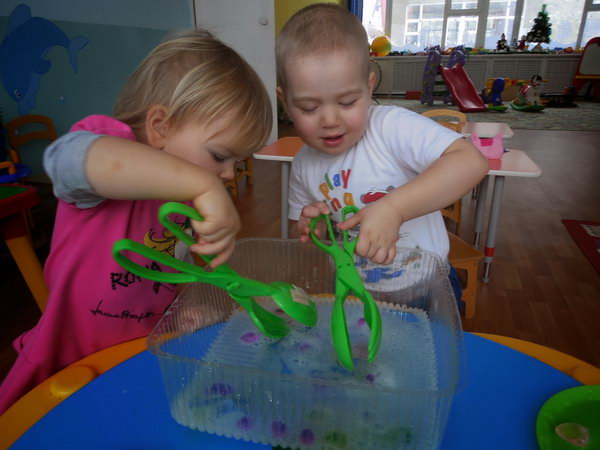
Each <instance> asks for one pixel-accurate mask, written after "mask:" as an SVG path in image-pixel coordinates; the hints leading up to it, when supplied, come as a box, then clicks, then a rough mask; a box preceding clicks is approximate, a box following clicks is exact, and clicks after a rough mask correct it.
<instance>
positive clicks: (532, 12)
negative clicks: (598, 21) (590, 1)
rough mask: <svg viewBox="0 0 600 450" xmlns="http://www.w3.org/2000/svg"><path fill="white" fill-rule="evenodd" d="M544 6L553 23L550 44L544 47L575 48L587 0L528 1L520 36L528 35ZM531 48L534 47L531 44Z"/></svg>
mask: <svg viewBox="0 0 600 450" xmlns="http://www.w3.org/2000/svg"><path fill="white" fill-rule="evenodd" d="M544 4H545V5H546V10H547V11H548V17H549V20H550V23H552V34H551V35H550V44H549V45H547V44H542V47H546V48H548V47H550V48H555V47H562V48H566V47H575V46H576V45H577V35H578V34H579V24H580V22H581V15H582V13H583V6H584V5H585V0H569V1H568V2H567V1H564V0H528V1H527V2H525V5H524V7H523V15H522V18H521V26H520V29H519V36H522V35H526V34H527V33H528V32H529V31H530V30H531V27H532V26H533V19H535V18H536V17H537V14H538V12H540V10H541V9H542V5H544ZM586 42H587V41H586ZM534 45H535V44H534ZM584 45H585V42H584ZM529 47H530V48H531V47H532V45H531V43H529Z"/></svg>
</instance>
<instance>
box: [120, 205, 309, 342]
mask: <svg viewBox="0 0 600 450" xmlns="http://www.w3.org/2000/svg"><path fill="white" fill-rule="evenodd" d="M170 214H181V215H184V216H186V217H189V218H190V219H192V220H196V221H202V220H204V219H203V218H202V216H201V215H200V214H199V213H198V211H196V210H195V209H194V208H192V207H190V206H187V205H183V204H181V203H175V202H169V203H165V204H164V205H162V206H161V207H160V209H159V212H158V216H159V220H160V223H161V224H163V225H164V226H165V228H167V229H168V230H170V231H171V232H172V233H173V234H174V235H175V236H177V237H178V238H179V239H180V240H181V241H182V242H184V243H186V244H187V245H192V244H194V243H195V240H194V238H193V237H192V236H190V235H188V234H187V233H185V231H183V229H181V228H180V227H179V226H178V225H176V224H175V223H174V222H172V221H171V220H170V219H169V215H170ZM124 251H130V252H133V253H137V254H139V255H142V256H144V257H145V258H148V259H150V260H152V261H156V262H158V263H160V264H164V265H165V266H168V267H171V268H173V269H175V270H177V271H178V272H176V273H173V272H159V271H156V270H152V269H148V268H146V267H143V266H141V265H139V264H137V263H135V262H133V261H131V260H130V259H129V258H128V257H126V256H125V255H124V254H123V252H124ZM113 257H114V259H115V260H116V261H117V262H118V263H119V264H120V265H121V266H123V268H125V269H127V270H128V271H130V272H131V273H134V274H136V275H139V276H140V277H143V278H147V279H149V280H153V281H159V282H163V283H196V282H197V283H208V284H212V285H214V286H217V287H219V288H221V289H224V290H225V291H227V293H228V294H229V296H230V297H231V298H232V299H233V300H235V301H236V302H237V303H239V304H240V305H241V306H242V308H244V309H245V310H246V311H247V312H248V314H249V316H250V318H251V319H252V321H253V322H254V324H255V325H256V327H257V328H258V329H259V330H260V331H261V332H262V333H263V334H264V335H265V336H268V337H272V338H281V337H284V336H286V335H287V334H288V332H289V329H288V327H287V325H286V323H285V320H284V319H283V318H282V317H280V316H278V315H276V314H273V313H272V312H270V311H268V310H267V309H265V308H263V307H262V306H261V305H260V304H258V302H256V300H255V299H254V298H253V297H271V299H272V300H273V301H274V302H275V303H276V304H277V305H278V306H279V307H280V308H281V309H282V310H283V312H285V313H286V314H287V315H288V316H290V317H291V318H292V319H295V320H297V321H298V322H301V323H302V324H304V325H306V326H308V327H312V326H314V325H315V324H316V323H317V307H316V305H315V303H314V302H313V300H312V299H311V298H310V297H309V296H308V294H307V293H306V292H304V291H303V290H302V289H300V288H298V287H296V286H294V285H292V284H289V283H284V282H274V283H270V284H267V283H262V282H260V281H256V280H252V279H249V278H245V277H242V276H241V275H239V274H238V273H237V272H235V271H234V270H233V269H232V268H231V267H229V266H228V265H227V264H221V265H220V266H218V267H216V268H214V269H213V270H212V271H207V270H205V269H203V268H202V267H199V266H196V265H194V264H189V263H186V262H184V261H180V260H178V259H176V258H173V257H172V256H170V255H167V254H165V253H161V252H159V251H157V250H153V249H151V248H149V247H147V246H145V245H143V244H140V243H139V242H135V241H132V240H131V239H120V240H118V241H117V242H115V243H114V245H113ZM202 258H203V259H204V261H206V262H207V263H210V261H211V260H212V259H213V258H214V256H202Z"/></svg>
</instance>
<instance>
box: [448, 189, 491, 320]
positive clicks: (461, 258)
mask: <svg viewBox="0 0 600 450" xmlns="http://www.w3.org/2000/svg"><path fill="white" fill-rule="evenodd" d="M461 201H462V200H461V199H459V200H457V201H456V202H454V203H453V204H452V205H451V207H452V208H453V209H455V210H456V208H460V204H461ZM449 208H450V207H447V208H444V209H442V215H443V216H444V217H447V218H449V219H450V220H452V221H455V220H456V219H455V218H456V217H457V216H456V214H455V213H453V212H448V209H449ZM459 210H460V209H459ZM459 222H460V214H459V215H458V222H455V223H456V227H457V229H458V223H459ZM448 239H449V240H450V252H449V253H448V261H450V264H452V266H453V267H454V268H455V269H456V270H458V271H464V274H465V279H464V284H463V292H462V300H463V301H464V302H465V318H467V319H470V318H472V317H473V316H475V304H476V302H477V285H478V272H479V261H481V260H482V259H483V253H482V252H480V251H479V250H477V249H476V248H474V247H472V246H471V245H470V244H469V243H468V242H466V241H465V240H463V239H461V238H460V237H458V236H457V235H456V234H454V233H452V232H450V231H448Z"/></svg>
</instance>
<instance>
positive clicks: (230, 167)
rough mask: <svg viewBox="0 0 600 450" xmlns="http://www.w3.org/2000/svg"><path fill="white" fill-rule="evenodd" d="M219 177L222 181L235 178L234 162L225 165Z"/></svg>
mask: <svg viewBox="0 0 600 450" xmlns="http://www.w3.org/2000/svg"><path fill="white" fill-rule="evenodd" d="M219 176H220V177H221V178H222V179H224V180H232V179H233V177H234V176H235V161H231V162H227V163H225V165H224V166H223V170H221V173H220V174H219Z"/></svg>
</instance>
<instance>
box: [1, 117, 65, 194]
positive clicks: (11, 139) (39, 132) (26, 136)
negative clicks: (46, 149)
mask: <svg viewBox="0 0 600 450" xmlns="http://www.w3.org/2000/svg"><path fill="white" fill-rule="evenodd" d="M6 135H7V137H8V143H9V148H8V154H9V157H10V159H11V160H12V162H14V163H15V164H22V160H23V157H22V154H21V152H22V149H24V148H25V147H26V146H27V145H28V144H29V143H31V142H32V141H37V140H43V141H46V142H45V144H44V145H47V144H49V143H50V142H52V141H54V140H55V139H56V138H57V134H56V129H55V127H54V122H53V121H52V119H51V118H50V117H47V116H42V115H39V114H27V115H25V116H20V117H17V118H15V119H12V120H10V121H9V122H8V123H7V124H6ZM39 177H40V181H44V182H48V181H49V179H48V177H47V176H46V175H40V176H39Z"/></svg>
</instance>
